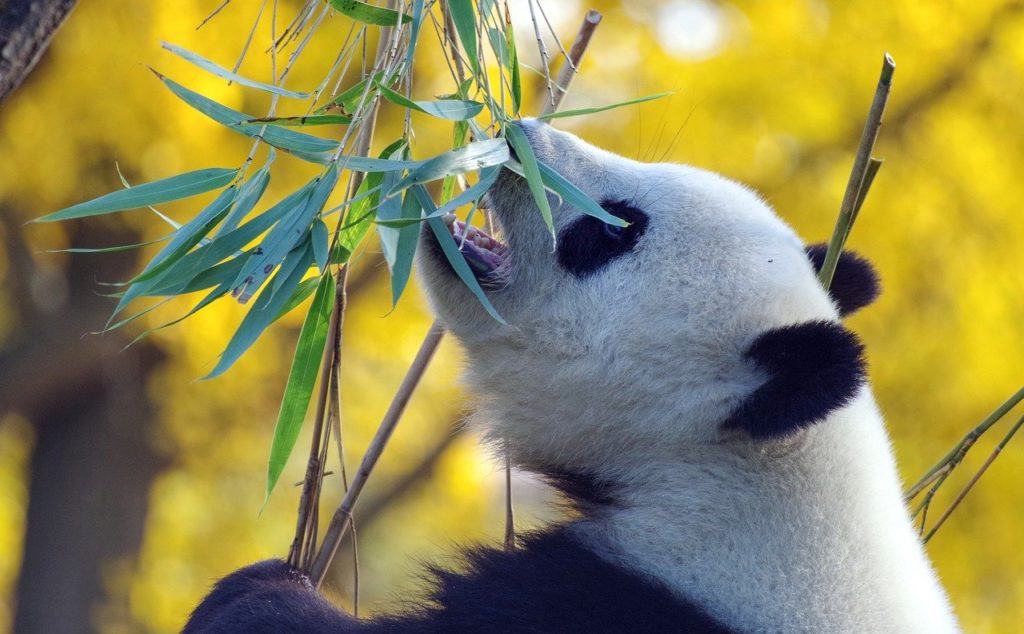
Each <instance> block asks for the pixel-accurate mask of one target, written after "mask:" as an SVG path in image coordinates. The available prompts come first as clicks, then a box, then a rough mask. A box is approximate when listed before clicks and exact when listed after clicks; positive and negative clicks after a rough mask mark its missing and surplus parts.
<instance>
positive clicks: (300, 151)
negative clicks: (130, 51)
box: [132, 75, 422, 190]
mask: <svg viewBox="0 0 1024 634" xmlns="http://www.w3.org/2000/svg"><path fill="white" fill-rule="evenodd" d="M159 77H160V81H162V82H163V83H164V85H166V86H167V88H168V89H170V91H171V92H173V93H174V94H175V95H177V96H178V97H179V98H181V100H182V101H184V102H185V103H187V104H188V105H190V106H192V107H193V108H195V109H196V110H198V111H199V112H201V113H203V114H205V115H206V116H208V117H210V118H211V119H213V120H214V121H216V122H218V123H220V124H222V125H224V126H226V127H227V128H228V129H229V130H233V131H235V132H238V133H239V134H244V135H246V136H249V137H256V136H259V137H261V138H262V139H263V140H264V141H266V142H267V143H268V144H269V145H272V146H274V147H276V148H278V149H279V150H284V151H286V152H289V153H290V154H293V155H294V156H296V157H298V158H301V159H303V160H305V161H309V162H311V163H319V164H321V165H324V164H327V163H330V162H332V161H333V159H334V154H335V152H336V151H337V149H338V144H337V142H335V141H330V140H328V139H322V138H320V137H318V136H313V135H311V134H305V133H303V132H296V131H294V130H289V129H287V128H283V127H280V126H272V125H258V124H253V123H246V122H247V121H249V120H250V119H252V117H250V116H249V115H247V114H244V113H242V112H238V111H237V110H232V109H231V108H228V107H227V106H222V105H221V104H219V103H217V102H215V101H213V100H212V99H209V98H207V97H204V96H203V95H200V94H199V93H197V92H194V91H192V90H189V89H188V88H185V87H184V86H182V85H181V84H179V83H177V82H175V81H174V80H172V79H170V78H168V77H164V76H163V75H159ZM338 160H339V162H341V163H342V164H344V165H345V169H351V170H357V171H360V172H388V171H395V170H404V169H412V168H414V167H417V166H419V165H421V164H422V161H386V160H383V159H374V158H368V157H362V156H344V155H342V156H340V157H338ZM132 189H133V190H134V189H137V188H132Z"/></svg>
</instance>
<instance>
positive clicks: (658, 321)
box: [419, 120, 837, 468]
mask: <svg viewBox="0 0 1024 634" xmlns="http://www.w3.org/2000/svg"><path fill="white" fill-rule="evenodd" d="M521 125H522V128H523V130H524V132H525V133H526V135H527V137H528V139H529V141H530V144H531V147H532V148H533V150H534V152H535V154H536V156H537V158H538V159H539V160H540V161H542V162H544V163H546V164H548V165H550V166H552V167H553V168H555V169H556V170H557V171H558V172H559V173H560V174H562V176H564V177H565V178H566V179H568V180H569V181H571V182H572V183H573V184H575V185H576V186H577V187H579V188H580V189H581V190H583V191H584V192H585V193H586V194H588V195H589V196H590V197H591V198H592V199H593V200H595V201H597V202H599V203H600V204H601V205H602V206H603V207H604V209H605V210H607V211H608V212H610V213H612V214H614V215H616V216H618V217H620V218H622V219H623V220H625V221H626V222H628V223H629V225H628V226H627V227H624V228H619V227H614V226H611V225H607V224H606V223H604V222H602V221H600V220H598V219H595V218H593V217H590V216H587V215H585V214H583V213H582V212H581V211H580V210H578V209H576V208H574V207H572V206H570V205H568V204H564V203H562V202H561V201H560V200H559V199H557V198H556V197H554V196H553V195H549V202H550V204H551V208H552V214H553V219H554V224H555V229H556V236H557V239H556V240H552V237H551V234H550V233H549V232H548V230H547V228H546V227H545V226H544V223H543V222H542V220H541V218H540V213H539V211H538V209H537V206H536V204H535V203H534V201H533V198H532V196H531V194H530V192H529V190H528V188H527V186H526V184H525V182H524V181H523V179H521V178H520V177H518V176H516V175H514V174H513V173H511V172H508V171H506V172H505V173H503V175H502V176H501V177H500V178H499V180H498V182H497V184H496V185H495V187H494V188H493V189H492V191H491V193H490V194H489V201H488V204H489V207H490V209H491V212H492V215H493V218H494V221H495V224H496V225H497V227H498V231H499V232H500V233H498V234H497V235H496V236H495V237H500V239H501V241H502V242H500V243H499V242H497V241H494V240H492V239H491V238H490V237H489V236H488V237H484V238H482V239H478V240H477V244H479V245H480V246H481V249H478V251H484V253H480V252H477V253H473V254H467V261H469V262H470V264H475V265H476V266H475V267H474V270H475V271H477V273H478V279H480V280H481V282H482V284H483V286H484V288H485V292H486V293H487V296H488V298H489V299H490V300H491V302H492V303H493V304H494V306H495V307H496V309H497V310H498V312H499V313H500V314H501V315H502V316H503V317H504V318H505V320H506V321H507V324H504V325H503V324H500V323H498V322H497V321H495V320H493V319H492V318H491V317H489V316H488V315H487V314H486V312H485V311H484V310H483V308H482V307H481V306H480V305H479V303H478V302H477V301H476V299H475V298H474V297H473V296H472V294H471V293H470V292H469V291H468V290H467V289H466V288H465V287H464V286H463V285H462V283H461V282H460V281H459V280H458V278H457V277H456V276H455V275H454V273H453V271H452V270H451V267H450V265H449V264H448V263H447V261H446V260H445V258H444V256H443V254H441V252H440V249H439V247H438V246H437V244H436V241H435V240H434V238H433V236H432V235H429V232H425V233H424V235H423V238H422V239H423V240H424V244H423V247H424V248H423V249H421V254H422V255H421V256H420V257H421V259H420V266H419V270H420V274H421V276H422V278H423V280H424V282H425V284H424V285H425V287H426V289H427V292H428V295H429V296H430V299H431V302H432V305H433V307H434V309H435V311H436V312H437V314H438V315H439V316H440V318H441V319H442V321H443V322H444V323H445V325H446V326H447V327H448V328H449V329H450V330H451V331H452V332H453V333H454V334H455V335H456V337H458V338H459V339H460V341H461V342H462V343H463V345H464V346H465V348H466V350H467V353H468V357H469V369H468V372H467V380H468V382H469V384H470V385H471V386H472V387H473V388H475V389H476V390H478V391H479V393H480V397H479V399H478V402H479V403H480V408H479V409H480V416H481V417H482V418H484V419H491V420H490V421H489V422H490V424H489V431H490V433H491V434H492V435H494V436H496V437H501V438H502V439H505V440H510V441H512V442H510V443H509V445H510V446H514V447H516V449H515V451H518V452H519V454H520V455H518V456H514V457H517V458H518V460H519V462H520V463H522V464H525V465H527V466H529V465H531V464H544V465H550V463H551V462H555V463H557V464H559V465H560V466H564V467H566V468H574V467H581V466H586V465H591V464H593V462H594V460H607V459H614V460H628V457H629V456H630V455H634V454H635V455H637V456H641V455H642V456H644V459H650V456H651V451H655V450H657V451H666V452H674V453H677V452H678V451H680V450H682V449H686V450H692V449H693V448H695V447H700V446H706V445H708V444H713V443H718V442H720V441H722V440H723V438H727V437H728V431H727V430H723V429H722V428H721V421H723V420H724V419H725V418H726V417H727V416H728V414H729V412H730V411H731V410H732V409H734V408H735V406H736V405H737V403H738V402H739V401H740V400H742V398H743V397H745V396H746V395H748V394H749V393H750V392H751V391H753V390H754V389H756V387H757V386H758V384H759V383H761V382H763V380H764V377H763V376H762V375H761V374H759V372H758V371H757V369H756V368H753V367H752V366H751V365H750V364H749V363H748V362H746V361H744V359H743V352H744V350H745V349H746V347H747V346H748V345H749V344H750V343H751V341H752V340H753V339H754V338H755V337H756V336H757V335H758V334H759V333H761V332H763V331H765V330H767V329H770V328H773V327H778V326H783V325H787V324H793V323H797V322H801V321H806V320H809V319H826V320H835V319H836V318H837V314H836V311H835V308H834V307H833V305H832V302H831V300H830V299H829V297H828V295H827V294H826V293H825V291H824V290H823V289H822V287H821V286H820V284H818V282H817V280H816V277H815V274H814V270H813V268H812V266H811V264H810V261H809V260H808V258H807V255H806V253H805V252H804V247H803V245H802V243H801V241H800V240H799V239H798V238H797V237H796V235H795V234H794V233H793V232H792V230H791V229H790V228H789V227H788V226H786V224H785V223H783V222H782V221H781V220H780V219H779V218H778V217H777V216H776V215H775V214H774V213H773V212H772V210H771V209H770V208H769V207H768V206H767V205H766V204H765V203H764V202H763V201H762V200H760V199H759V198H758V197H757V196H756V195H755V194H754V193H753V192H751V191H750V190H748V189H746V188H745V187H743V186H741V185H739V184H737V183H734V182H732V181H729V180H727V179H725V178H722V177H720V176H718V175H715V174H712V173H710V172H706V171H703V170H699V169H695V168H692V167H687V166H682V165H674V164H644V163H639V162H636V161H632V160H629V159H626V158H624V157H621V156H618V155H615V154H612V153H609V152H606V151H603V150H601V149H598V148H596V147H593V146H591V145H589V144H587V143H585V142H583V141H581V140H580V139H579V138H577V137H575V136H573V135H571V134H569V133H566V132H561V131H558V130H555V129H554V128H552V127H550V126H548V125H546V124H543V123H540V122H537V121H532V120H527V121H524V122H522V124H521ZM455 230H456V232H462V231H464V229H463V228H462V227H461V225H459V224H456V225H455ZM481 261H485V265H483V266H481V264H480V262H481ZM587 440H590V442H587ZM633 448H635V449H636V451H635V452H631V451H630V449H633Z"/></svg>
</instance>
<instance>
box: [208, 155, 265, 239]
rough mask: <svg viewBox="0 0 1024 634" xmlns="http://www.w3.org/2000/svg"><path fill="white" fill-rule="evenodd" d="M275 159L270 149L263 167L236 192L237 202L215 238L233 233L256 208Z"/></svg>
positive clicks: (218, 229)
mask: <svg viewBox="0 0 1024 634" xmlns="http://www.w3.org/2000/svg"><path fill="white" fill-rule="evenodd" d="M275 158H277V153H276V152H274V150H273V148H271V150H270V153H269V154H268V155H267V162H266V163H264V164H263V167H261V168H260V170H259V171H258V172H256V173H255V174H253V175H252V178H250V179H249V180H247V181H245V183H243V184H242V187H241V188H240V189H239V190H238V200H236V201H235V205H234V206H233V207H232V208H231V211H230V212H229V213H228V215H227V216H225V218H224V222H222V223H221V225H220V227H218V228H217V233H216V236H215V237H220V236H223V235H224V234H227V233H230V232H232V231H234V230H235V228H237V227H238V224H239V223H240V222H241V221H242V218H245V217H246V216H247V215H248V214H249V212H250V211H252V210H253V208H255V207H256V203H258V202H259V201H260V198H263V193H264V192H266V191H267V185H269V184H270V166H271V165H272V164H273V163H274V159H275Z"/></svg>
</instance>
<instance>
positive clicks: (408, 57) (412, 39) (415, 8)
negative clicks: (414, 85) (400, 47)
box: [405, 0, 424, 70]
mask: <svg viewBox="0 0 1024 634" xmlns="http://www.w3.org/2000/svg"><path fill="white" fill-rule="evenodd" d="M423 2H424V0H414V1H413V3H412V28H411V29H410V33H409V46H408V49H407V50H406V53H405V68H406V69H407V70H408V69H410V68H412V58H413V55H414V54H415V53H416V43H417V42H418V41H419V37H420V27H421V26H423Z"/></svg>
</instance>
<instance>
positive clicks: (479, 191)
mask: <svg viewBox="0 0 1024 634" xmlns="http://www.w3.org/2000/svg"><path fill="white" fill-rule="evenodd" d="M500 173H501V167H499V166H495V167H488V168H485V169H482V170H480V180H478V181H477V182H476V184H475V185H473V186H472V187H468V188H466V191H464V192H462V193H461V194H459V195H458V196H456V197H454V198H452V199H451V200H449V201H448V202H446V203H445V204H443V205H441V206H440V207H438V208H437V211H434V212H433V213H431V214H430V215H429V216H423V217H422V218H416V219H414V220H408V219H405V218H400V219H397V220H384V219H382V218H380V217H379V216H378V218H377V224H382V225H387V226H389V227H405V226H408V225H411V224H418V223H420V222H422V221H423V220H426V219H427V218H435V217H440V216H443V215H445V214H447V213H450V212H453V211H455V210H456V209H458V208H459V207H461V206H463V205H467V204H469V203H471V202H474V201H476V200H478V199H479V198H480V197H481V196H483V195H484V194H486V193H487V191H488V190H489V189H490V188H491V186H493V185H494V181H496V180H498V175H499V174H500Z"/></svg>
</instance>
